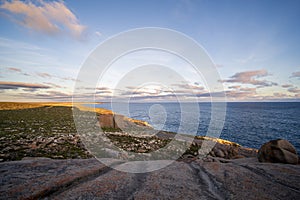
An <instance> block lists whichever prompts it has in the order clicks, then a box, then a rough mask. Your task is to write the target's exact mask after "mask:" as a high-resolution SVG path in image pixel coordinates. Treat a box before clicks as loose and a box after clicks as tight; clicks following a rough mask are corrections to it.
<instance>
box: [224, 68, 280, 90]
mask: <svg viewBox="0 0 300 200" xmlns="http://www.w3.org/2000/svg"><path fill="white" fill-rule="evenodd" d="M268 75H269V74H268V72H267V71H266V70H264V69H262V70H255V71H245V72H238V73H236V74H234V75H233V76H231V77H230V79H228V80H222V82H228V83H242V84H252V85H257V86H259V87H269V86H273V85H278V84H277V83H274V82H271V81H266V80H258V79H257V78H261V77H265V76H268Z"/></svg>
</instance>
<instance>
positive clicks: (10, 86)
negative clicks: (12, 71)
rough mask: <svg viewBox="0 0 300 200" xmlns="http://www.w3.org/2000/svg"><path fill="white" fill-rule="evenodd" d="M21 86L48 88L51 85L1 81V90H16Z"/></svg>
mask: <svg viewBox="0 0 300 200" xmlns="http://www.w3.org/2000/svg"><path fill="white" fill-rule="evenodd" d="M19 88H31V89H47V88H50V86H47V85H43V84H34V83H22V82H8V81H0V90H9V89H10V90H16V89H19Z"/></svg>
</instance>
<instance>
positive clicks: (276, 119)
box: [97, 102, 300, 152]
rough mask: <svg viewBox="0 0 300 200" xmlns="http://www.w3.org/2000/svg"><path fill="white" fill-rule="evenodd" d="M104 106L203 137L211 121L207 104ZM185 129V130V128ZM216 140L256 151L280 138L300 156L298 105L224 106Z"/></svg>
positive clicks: (164, 127) (155, 124)
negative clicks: (221, 122) (181, 127)
mask: <svg viewBox="0 0 300 200" xmlns="http://www.w3.org/2000/svg"><path fill="white" fill-rule="evenodd" d="M196 105H197V106H198V105H199V109H198V110H197V109H194V108H195V103H193V104H191V103H184V104H179V103H130V104H120V103H119V104H113V105H111V103H104V104H99V105H97V107H101V108H106V109H110V110H113V111H114V112H117V113H120V114H123V115H126V116H128V117H131V118H135V119H139V120H144V121H147V122H148V123H149V124H151V125H152V126H153V127H154V128H156V129H159V130H166V131H172V132H182V131H179V130H182V129H180V122H181V123H183V122H184V123H183V124H184V127H185V128H184V129H183V130H184V131H185V133H187V134H191V133H192V132H193V130H196V132H197V135H206V134H207V131H208V127H209V124H210V123H212V126H214V125H216V124H218V123H220V121H213V122H210V121H211V104H210V103H199V104H196ZM187 127H188V128H187ZM220 138H222V139H226V140H230V141H233V142H236V143H239V144H241V145H242V146H245V147H251V148H259V147H260V146H261V145H262V144H263V143H265V142H267V141H269V140H273V139H278V138H283V139H287V140H288V141H290V142H291V143H292V144H293V145H294V146H295V147H296V148H297V151H298V152H300V102H231V103H227V106H226V116H225V123H224V126H223V128H222V129H221V134H220Z"/></svg>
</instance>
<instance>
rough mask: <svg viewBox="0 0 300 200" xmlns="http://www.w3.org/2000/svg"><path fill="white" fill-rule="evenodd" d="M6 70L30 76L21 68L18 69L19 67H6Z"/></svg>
mask: <svg viewBox="0 0 300 200" xmlns="http://www.w3.org/2000/svg"><path fill="white" fill-rule="evenodd" d="M6 70H7V71H8V72H12V73H17V74H22V75H24V76H30V74H28V73H25V72H23V71H22V69H20V68H15V67H7V68H6Z"/></svg>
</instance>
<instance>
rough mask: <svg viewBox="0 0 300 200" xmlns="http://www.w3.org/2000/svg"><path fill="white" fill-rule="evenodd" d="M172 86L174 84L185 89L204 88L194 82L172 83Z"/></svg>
mask: <svg viewBox="0 0 300 200" xmlns="http://www.w3.org/2000/svg"><path fill="white" fill-rule="evenodd" d="M172 86H176V87H179V88H182V89H186V90H204V87H203V86H201V85H200V83H196V84H195V85H192V84H189V83H182V84H172Z"/></svg>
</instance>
